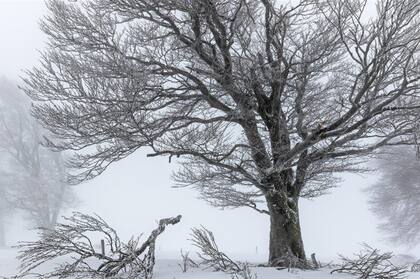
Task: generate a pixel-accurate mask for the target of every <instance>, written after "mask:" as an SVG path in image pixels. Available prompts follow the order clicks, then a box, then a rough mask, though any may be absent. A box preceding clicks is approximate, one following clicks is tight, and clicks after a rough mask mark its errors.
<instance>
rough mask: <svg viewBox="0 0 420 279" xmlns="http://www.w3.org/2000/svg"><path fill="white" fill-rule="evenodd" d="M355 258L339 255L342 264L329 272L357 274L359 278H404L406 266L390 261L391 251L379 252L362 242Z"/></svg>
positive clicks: (406, 270)
mask: <svg viewBox="0 0 420 279" xmlns="http://www.w3.org/2000/svg"><path fill="white" fill-rule="evenodd" d="M355 256H356V258H355V259H350V258H347V257H344V256H340V257H341V260H342V264H341V266H340V267H338V268H336V269H334V270H333V271H331V273H334V272H338V273H347V274H351V275H355V276H358V278H359V279H366V278H376V279H388V278H389V279H400V278H406V277H407V272H408V269H407V267H406V266H397V265H394V264H393V263H392V262H391V258H392V257H393V254H392V253H391V252H386V253H381V251H380V250H378V249H375V248H372V247H370V246H369V245H367V244H363V250H362V251H360V252H359V253H357V254H355Z"/></svg>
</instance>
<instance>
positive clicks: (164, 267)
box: [0, 249, 420, 279]
mask: <svg viewBox="0 0 420 279" xmlns="http://www.w3.org/2000/svg"><path fill="white" fill-rule="evenodd" d="M16 255H17V251H16V250H14V249H0V278H7V277H9V276H13V275H16V273H17V270H18V266H19V262H18V260H16V259H15V257H16ZM179 262H180V261H179V259H161V260H159V259H158V260H157V264H156V266H155V270H154V277H153V278H154V279H232V276H230V275H228V274H224V273H222V272H213V271H210V270H200V269H190V270H188V272H186V273H183V272H182V271H181V269H180V267H179V266H178V264H179ZM53 267H54V263H51V265H50V266H43V267H42V268H41V269H40V270H39V271H41V272H42V271H48V270H51V268H53ZM252 273H254V274H256V276H257V277H256V278H257V279H280V278H281V279H299V278H300V279H325V278H327V279H328V278H331V279H339V278H348V279H350V278H356V277H353V276H350V275H346V274H332V275H331V274H330V270H327V269H323V270H318V271H301V270H293V271H292V272H288V271H287V270H281V271H279V270H276V269H274V268H266V267H255V268H252ZM26 278H30V277H26ZM408 279H420V273H412V274H410V275H409V276H408Z"/></svg>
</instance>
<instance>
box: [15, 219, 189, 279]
mask: <svg viewBox="0 0 420 279" xmlns="http://www.w3.org/2000/svg"><path fill="white" fill-rule="evenodd" d="M65 220H66V221H67V222H66V224H62V223H60V224H57V226H56V227H55V228H53V229H48V228H40V232H39V235H40V239H39V240H37V241H33V242H21V244H19V245H18V246H17V247H18V248H20V249H21V251H20V254H19V256H18V259H19V260H21V267H20V273H19V275H17V278H22V277H25V276H32V277H38V278H69V277H71V278H104V277H115V276H118V278H145V279H149V278H151V277H152V273H153V267H154V264H155V243H156V239H157V237H158V236H159V235H160V234H161V233H162V232H163V231H164V230H165V228H166V226H167V225H174V224H177V223H178V222H179V221H180V220H181V216H180V215H179V216H177V217H174V218H167V219H161V220H160V221H159V225H158V227H157V228H156V229H155V230H153V231H152V232H151V234H150V236H149V237H148V238H147V239H146V240H145V241H144V242H143V243H141V242H140V237H138V238H132V239H131V240H130V241H129V242H128V243H127V244H124V243H122V242H121V241H120V238H119V237H118V235H117V233H116V231H115V230H114V229H113V228H111V227H110V226H109V225H108V224H107V223H106V222H105V221H104V220H103V219H102V218H101V217H99V216H90V215H86V214H82V213H79V212H75V213H74V214H73V215H72V216H71V217H68V218H65ZM93 234H100V236H101V237H103V238H104V239H105V242H106V244H107V248H108V250H109V253H108V254H106V253H105V254H103V253H102V252H99V251H97V250H95V247H94V244H93V238H92V237H93ZM63 256H67V257H69V258H71V260H70V261H68V262H64V263H63V264H61V265H59V266H58V267H56V268H55V269H54V270H53V271H51V272H48V273H44V274H38V273H35V272H34V271H35V270H36V268H37V267H39V266H40V265H43V264H45V263H47V262H50V261H52V260H56V259H58V258H61V257H63ZM92 263H97V264H92Z"/></svg>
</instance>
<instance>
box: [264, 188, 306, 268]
mask: <svg viewBox="0 0 420 279" xmlns="http://www.w3.org/2000/svg"><path fill="white" fill-rule="evenodd" d="M266 199H267V205H268V209H269V212H270V247H269V249H270V250H269V264H270V265H271V266H284V267H285V266H295V267H300V268H305V267H306V266H307V262H306V256H305V250H304V247H303V241H302V234H301V230H300V222H299V208H298V198H297V197H288V195H287V193H285V192H278V191H275V192H273V193H269V194H268V195H267V196H266Z"/></svg>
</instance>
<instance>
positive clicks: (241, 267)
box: [191, 227, 257, 279]
mask: <svg viewBox="0 0 420 279" xmlns="http://www.w3.org/2000/svg"><path fill="white" fill-rule="evenodd" d="M191 241H192V242H193V245H194V246H196V247H197V248H199V249H200V252H198V253H197V254H198V257H199V258H200V260H201V262H200V265H202V266H203V267H204V268H206V269H212V270H214V271H222V272H225V273H228V274H231V275H232V278H235V279H239V278H242V279H253V278H257V277H256V275H255V274H254V275H253V274H252V273H251V269H250V266H249V264H248V263H246V262H245V263H242V262H238V261H234V260H232V259H231V258H229V257H228V256H227V255H226V254H225V253H223V252H222V251H221V250H220V249H219V247H218V245H217V243H216V240H215V239H214V234H213V233H212V232H211V231H209V230H208V229H206V228H204V227H201V228H194V229H192V239H191Z"/></svg>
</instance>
